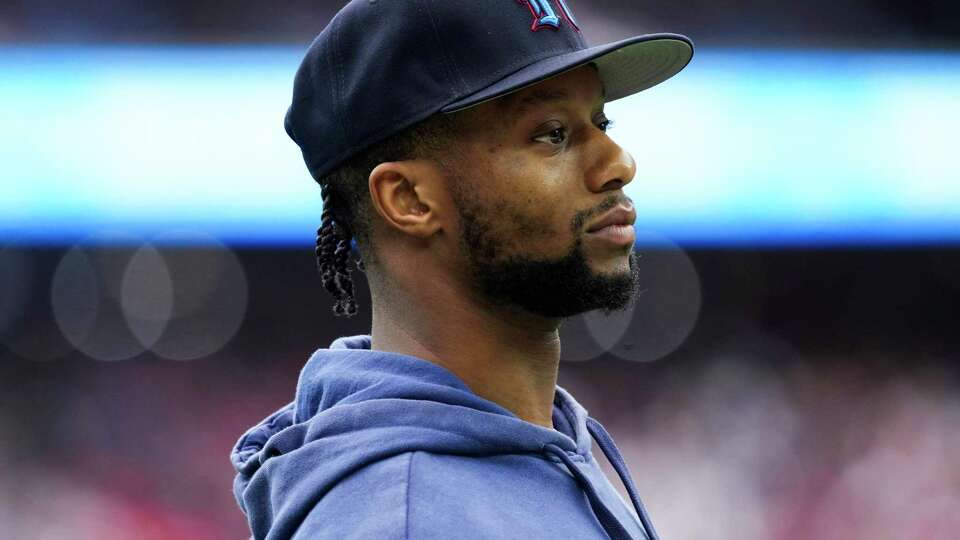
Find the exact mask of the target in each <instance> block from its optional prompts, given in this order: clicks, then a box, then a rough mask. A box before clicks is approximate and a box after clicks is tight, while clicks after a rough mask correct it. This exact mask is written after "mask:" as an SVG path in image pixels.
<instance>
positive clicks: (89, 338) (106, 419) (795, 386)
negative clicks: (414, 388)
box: [0, 0, 960, 540]
mask: <svg viewBox="0 0 960 540" xmlns="http://www.w3.org/2000/svg"><path fill="white" fill-rule="evenodd" d="M487 1H488V0H485V2H484V3H485V4H486V3H487ZM503 1H505V2H507V3H511V2H510V1H509V0H503ZM567 1H568V4H569V5H570V6H571V8H572V9H573V10H574V13H575V14H576V16H577V18H578V20H579V21H580V23H581V26H582V27H583V29H584V31H585V34H586V35H587V37H588V40H590V41H591V42H592V43H599V42H603V41H608V40H613V39H618V38H623V37H627V36H630V35H634V34H637V33H644V32H653V31H673V32H681V33H685V34H687V35H689V36H691V37H692V38H693V39H694V41H695V42H696V43H697V45H698V52H697V56H696V57H695V58H694V61H693V63H692V64H691V65H690V66H689V67H688V68H687V70H685V71H684V72H682V73H681V74H680V75H679V76H677V77H676V78H675V79H672V80H671V81H668V82H667V83H665V84H663V85H661V86H659V87H656V88H654V89H652V90H650V91H647V92H644V93H642V94H639V95H637V96H634V97H631V98H627V99H625V100H622V101H619V102H615V103H612V104H610V106H609V107H608V111H609V116H610V117H611V118H612V119H614V121H615V123H616V125H615V126H614V128H613V130H612V131H611V135H612V136H613V137H614V138H615V139H617V140H618V142H620V143H621V145H623V146H625V147H626V148H627V149H628V150H629V151H630V152H631V153H633V155H634V157H635V158H636V160H637V162H638V164H639V170H638V174H637V177H636V179H635V180H634V182H633V183H631V184H630V186H629V187H628V188H627V193H628V195H629V196H630V197H631V198H633V200H634V202H635V203H636V205H637V210H638V216H639V217H638V222H637V230H638V246H637V249H638V250H640V251H641V252H643V254H644V259H643V261H644V266H643V276H644V279H645V290H644V292H643V294H641V295H640V296H639V297H638V299H637V302H636V303H635V305H634V306H633V307H632V308H631V309H630V310H628V311H627V312H625V313H622V314H618V315H615V316H612V317H602V316H600V315H597V314H587V315H584V316H581V317H577V318H574V319H570V320H569V321H567V322H566V323H565V324H564V327H563V330H562V334H563V347H564V351H563V362H564V363H563V365H562V366H561V373H560V384H561V385H562V386H564V387H566V388H568V389H569V390H571V391H572V392H573V393H574V395H576V396H577V397H578V399H579V400H580V401H581V403H583V404H584V406H585V407H587V409H588V410H589V411H590V412H591V414H592V416H594V417H595V418H597V419H599V420H600V421H601V422H603V423H604V424H605V425H606V426H607V427H608V429H609V430H610V431H611V432H612V434H613V435H614V437H615V439H616V440H617V441H618V444H619V445H620V447H621V449H622V450H623V452H624V454H625V456H626V458H627V461H628V463H629V465H630V468H631V470H632V473H633V476H634V478H635V480H636V481H637V483H638V485H639V488H640V491H641V493H642V495H643V497H644V499H645V502H646V504H647V506H648V508H649V509H650V511H651V514H652V515H653V517H654V522H655V524H656V525H657V527H658V529H659V530H660V533H661V535H662V536H663V537H664V538H669V539H673V540H678V539H705V538H708V539H741V540H742V539H775V540H794V539H806V538H819V539H827V540H829V539H860V538H863V539H897V540H913V539H917V540H919V539H954V538H957V535H958V533H957V531H958V530H960V465H958V460H957V457H958V456H960V394H958V390H960V377H958V371H960V369H958V359H960V331H958V327H960V325H958V321H960V310H958V305H960V157H958V154H960V137H958V134H957V132H958V129H960V127H958V126H960V4H958V3H956V2H946V1H935V0H928V1H919V2H906V1H903V0H875V1H873V2H862V1H854V0H833V1H827V0H812V1H808V2H760V1H756V0H738V1H733V2H706V1H700V0H692V1H688V2H671V1H666V0H651V1H647V2H634V1H629V0H602V1H601V0H592V1H591V0H567ZM339 6H340V2H335V1H322V0H314V1H312V2H305V1H289V2H274V3H270V4H269V5H268V4H266V3H263V2H250V1H243V0H241V1H234V2H230V3H229V6H227V5H225V4H224V3H222V2H212V1H208V0H199V1H198V0H194V1H190V2H187V1H183V0H166V1H163V2H160V1H156V0H142V1H140V2H121V1H116V0H105V1H102V2H98V3H88V4H81V3H77V2H65V1H62V0H31V1H18V0H6V1H5V2H3V3H0V467H2V469H0V470H2V471H3V472H2V473H0V531H2V532H0V537H3V538H30V539H61V538H71V539H80V540H82V539H94V538H96V539H127V538H136V539H148V540H167V539H180V538H204V539H227V538H244V537H246V536H245V535H246V534H247V527H246V523H245V521H244V519H243V517H242V514H241V513H240V511H239V509H238V507H237V506H236V503H235V501H234V499H233V495H232V493H231V481H232V478H233V471H232V469H231V467H230V465H229V462H228V460H227V455H228V452H229V450H230V449H231V447H232V445H233V444H234V442H235V441H236V439H237V438H238V437H239V435H240V434H241V433H242V432H243V430H245V429H246V427H247V426H249V425H251V424H253V423H255V422H257V421H259V420H260V419H261V418H262V417H264V416H266V415H267V414H268V413H270V412H272V411H273V410H275V409H276V408H278V407H279V406H281V405H283V404H284V403H286V402H288V401H290V400H291V399H292V396H293V391H294V387H295V384H296V378H297V375H298V372H299V369H300V367H301V366H302V365H303V363H304V362H305V360H306V359H307V357H308V356H309V355H310V353H311V352H312V351H314V350H315V349H316V348H319V347H326V346H327V345H328V344H329V343H330V342H331V341H332V340H333V339H334V338H336V337H338V336H341V335H353V334H361V333H368V332H369V324H370V311H369V305H370V303H369V295H368V294H367V292H366V288H365V283H364V282H363V276H362V274H359V273H354V275H355V279H357V280H358V285H359V290H360V295H359V300H360V303H361V314H360V316H358V317H356V318H354V319H351V320H340V319H335V318H334V317H333V315H332V312H331V301H330V300H329V299H328V297H327V296H326V294H325V293H323V292H322V290H321V287H320V282H319V278H318V276H316V273H315V267H314V261H313V258H312V242H313V235H314V232H315V229H316V227H317V225H318V224H319V219H320V212H321V200H320V194H319V189H318V188H317V187H316V186H315V184H314V183H313V182H312V181H311V179H310V178H309V176H308V174H307V172H306V170H305V168H304V166H303V163H302V161H301V158H300V154H299V151H298V149H297V148H296V146H295V145H294V144H293V143H292V142H291V141H289V140H288V139H287V138H286V135H285V133H284V132H283V129H282V116H283V113H284V111H285V109H286V106H287V105H288V103H289V96H290V90H291V85H292V77H293V73H294V71H295V69H296V66H297V65H298V63H299V61H300V58H301V56H302V54H303V52H304V50H305V49H306V46H307V45H308V44H309V42H310V41H311V40H312V38H313V37H314V35H315V34H316V33H318V32H319V31H320V30H321V29H322V28H323V26H324V25H325V24H326V22H327V21H328V20H329V18H330V17H331V16H332V14H333V13H335V11H336V10H337V9H338V8H339Z"/></svg>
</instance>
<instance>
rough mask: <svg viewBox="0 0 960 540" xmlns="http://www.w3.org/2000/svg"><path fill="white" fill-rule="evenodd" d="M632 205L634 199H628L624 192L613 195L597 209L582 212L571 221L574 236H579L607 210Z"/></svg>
mask: <svg viewBox="0 0 960 540" xmlns="http://www.w3.org/2000/svg"><path fill="white" fill-rule="evenodd" d="M632 205H633V199H631V198H630V197H627V195H626V194H625V193H623V192H620V193H619V194H615V195H611V196H609V197H607V198H606V199H604V200H603V202H602V203H600V204H599V205H598V206H597V207H596V208H591V209H589V210H582V211H580V212H577V213H576V214H575V215H574V216H573V220H571V223H570V229H571V230H572V231H573V233H574V234H578V233H579V232H580V231H581V230H582V229H583V226H584V225H585V224H586V223H587V221H589V220H590V219H592V218H594V217H596V216H599V215H600V214H602V213H604V212H606V211H607V210H610V209H611V208H613V207H615V206H632Z"/></svg>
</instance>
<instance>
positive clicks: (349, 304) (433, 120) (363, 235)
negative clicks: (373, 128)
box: [316, 114, 457, 317]
mask: <svg viewBox="0 0 960 540" xmlns="http://www.w3.org/2000/svg"><path fill="white" fill-rule="evenodd" d="M456 116H457V115H456V114H454V115H444V114H436V115H434V116H431V117H429V118H427V119H426V120H424V121H423V122H421V123H419V124H416V125H414V126H413V127H411V128H408V129H406V130H405V131H402V132H400V133H398V134H396V135H393V136H392V137H390V138H388V139H386V140H384V141H382V142H380V143H377V144H375V145H373V146H371V147H369V148H368V149H367V150H366V151H364V152H362V153H361V154H359V155H358V156H355V157H354V158H352V159H350V160H348V161H347V162H346V163H344V164H343V165H341V166H340V167H339V168H337V169H336V170H334V171H333V172H332V173H330V174H329V175H327V176H324V177H322V178H320V179H318V182H319V184H320V194H321V196H322V197H323V213H322V214H321V217H320V219H321V223H320V228H318V229H317V247H316V257H317V269H318V270H319V272H320V278H321V280H322V281H323V287H324V288H325V289H326V290H327V292H329V293H330V294H331V295H332V296H333V298H334V304H333V313H334V315H336V316H338V317H340V316H347V317H352V316H354V315H356V314H357V301H356V298H355V296H354V287H353V278H352V277H351V274H352V269H351V268H350V267H349V264H348V263H349V258H350V248H351V246H352V245H353V243H354V242H355V243H356V246H357V251H358V252H359V256H358V257H357V258H356V264H357V268H358V269H359V270H360V271H362V272H366V271H367V268H369V267H371V266H375V265H376V259H375V256H374V250H373V245H372V242H371V216H372V206H373V205H372V203H371V201H370V194H369V188H368V180H369V178H370V173H371V172H373V169H374V168H376V166H377V165H379V164H381V163H385V162H389V161H403V160H408V159H414V158H417V157H423V156H428V155H430V156H432V155H436V154H437V153H439V152H440V151H441V150H442V149H444V148H445V147H446V143H447V141H449V139H450V137H451V135H452V133H453V131H454V128H455V126H456V124H455V118H456Z"/></svg>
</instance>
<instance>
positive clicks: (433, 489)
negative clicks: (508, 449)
mask: <svg viewBox="0 0 960 540" xmlns="http://www.w3.org/2000/svg"><path fill="white" fill-rule="evenodd" d="M550 471H553V472H552V474H551V473H550ZM550 476H554V478H555V479H564V478H566V473H565V472H563V471H562V470H561V468H559V467H558V466H557V465H556V464H555V462H554V460H552V459H550V458H548V457H546V456H543V455H539V454H495V455H490V456H465V455H454V454H441V453H433V452H426V451H421V450H417V451H412V452H405V453H402V454H397V455H394V456H391V457H389V458H386V459H382V460H379V461H375V462H373V463H370V464H368V465H366V466H364V467H362V468H360V469H358V470H356V471H354V472H352V473H351V474H350V475H349V476H347V477H345V478H343V479H342V480H340V481H339V482H337V484H336V485H334V486H333V487H332V488H331V489H330V490H329V491H328V492H327V493H325V494H324V496H323V498H321V499H320V500H319V501H318V502H317V503H316V505H315V506H314V507H313V508H312V509H311V511H310V512H309V514H308V515H307V517H306V518H305V519H304V521H303V523H302V524H301V526H300V527H299V528H298V530H297V533H296V534H295V535H294V537H293V539H294V540H301V539H307V538H309V539H311V540H312V539H316V538H338V539H339V538H343V539H351V538H357V539H361V538H379V539H384V540H399V539H402V540H407V539H410V538H413V536H411V534H412V532H411V531H416V530H422V527H421V526H418V523H419V524H420V525H423V523H422V521H423V519H427V518H429V516H428V515H426V514H429V513H431V509H432V508H433V507H434V506H435V505H434V503H435V502H436V501H437V500H438V499H439V498H441V497H443V498H444V499H446V500H447V502H452V501H449V499H450V498H451V497H452V498H454V499H461V498H462V499H464V500H467V499H469V500H470V501H471V502H475V503H478V504H480V506H482V507H485V508H488V509H492V507H495V506H498V505H499V504H498V503H503V504H506V499H504V498H503V497H502V493H503V491H502V490H501V489H498V488H496V487H495V486H496V484H497V482H496V480H497V479H500V481H501V482H503V483H504V487H513V485H514V483H515V482H516V480H517V479H518V478H533V479H535V482H536V483H538V484H540V485H544V483H548V482H549V481H550V478H549V477H550ZM480 479H482V480H483V482H480V481H478V480H480ZM491 481H492V482H491ZM478 491H480V493H478ZM482 492H486V493H482ZM464 519H466V516H458V520H459V521H461V522H463V520H464ZM484 521H486V520H484ZM463 524H464V525H468V523H466V522H463ZM481 524H482V523H481ZM454 532H455V531H451V533H454ZM415 536H416V535H415Z"/></svg>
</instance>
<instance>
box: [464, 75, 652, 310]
mask: <svg viewBox="0 0 960 540" xmlns="http://www.w3.org/2000/svg"><path fill="white" fill-rule="evenodd" d="M469 114H470V115H472V118H470V119H469V120H470V125H471V126H472V127H471V129H470V133H469V135H467V136H465V137H463V139H464V144H463V145H462V146H461V147H460V149H459V150H460V151H459V152H458V153H457V158H456V159H455V160H454V163H448V164H447V167H446V168H447V169H448V173H449V178H450V181H451V192H452V194H453V200H454V202H455V203H456V204H457V207H458V213H459V218H460V231H459V240H460V248H461V253H462V254H463V256H464V258H465V263H466V266H467V270H468V274H469V276H468V278H469V279H470V280H471V282H472V285H473V286H474V288H475V289H476V290H477V291H478V292H479V293H480V294H481V295H482V296H483V297H484V298H486V299H487V300H489V301H492V302H494V303H496V304H504V305H513V306H517V307H520V308H522V309H524V310H526V311H528V312H531V313H534V314H538V315H542V316H546V317H569V316H572V315H576V314H578V313H583V312H585V311H590V310H594V309H603V310H604V311H606V312H609V311H613V310H617V309H622V308H624V307H626V305H627V304H628V302H629V301H630V299H631V298H632V297H633V296H634V294H635V293H636V289H637V275H638V274H637V259H638V258H637V255H636V254H635V253H634V251H633V242H632V233H631V236H630V237H629V238H626V239H620V240H611V239H610V238H609V237H604V236H603V235H598V234H592V233H588V232H587V230H588V228H590V227H591V225H593V224H595V223H596V222H597V221H598V220H599V219H601V218H603V217H604V216H605V215H606V214H607V213H608V211H610V210H612V209H614V208H615V207H617V206H625V207H627V208H631V207H632V205H631V202H630V199H629V198H627V197H626V195H625V194H624V193H623V191H622V187H623V186H624V185H625V184H627V183H628V182H630V181H631V180H632V179H633V175H634V172H635V166H634V163H633V160H632V158H630V156H629V155H628V154H626V153H625V152H624V151H623V149H621V148H620V147H619V146H617V145H616V144H615V143H614V142H613V141H612V140H611V139H610V138H609V137H608V136H607V135H606V133H605V130H606V127H607V125H608V121H607V118H606V116H605V115H604V113H603V96H602V87H601V83H600V79H599V77H598V75H597V72H596V70H595V69H594V68H593V67H591V66H585V67H582V68H579V69H577V70H574V71H571V72H569V73H566V74H564V75H562V76H559V77H555V78H553V79H550V80H548V81H544V82H541V83H539V84H537V85H535V86H532V87H529V88H527V89H524V90H521V91H520V92H517V93H515V94H512V95H510V96H508V97H506V98H501V99H498V100H495V101H492V102H488V103H485V104H483V105H480V106H478V107H476V108H475V109H474V110H473V111H471V112H470V113H469Z"/></svg>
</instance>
